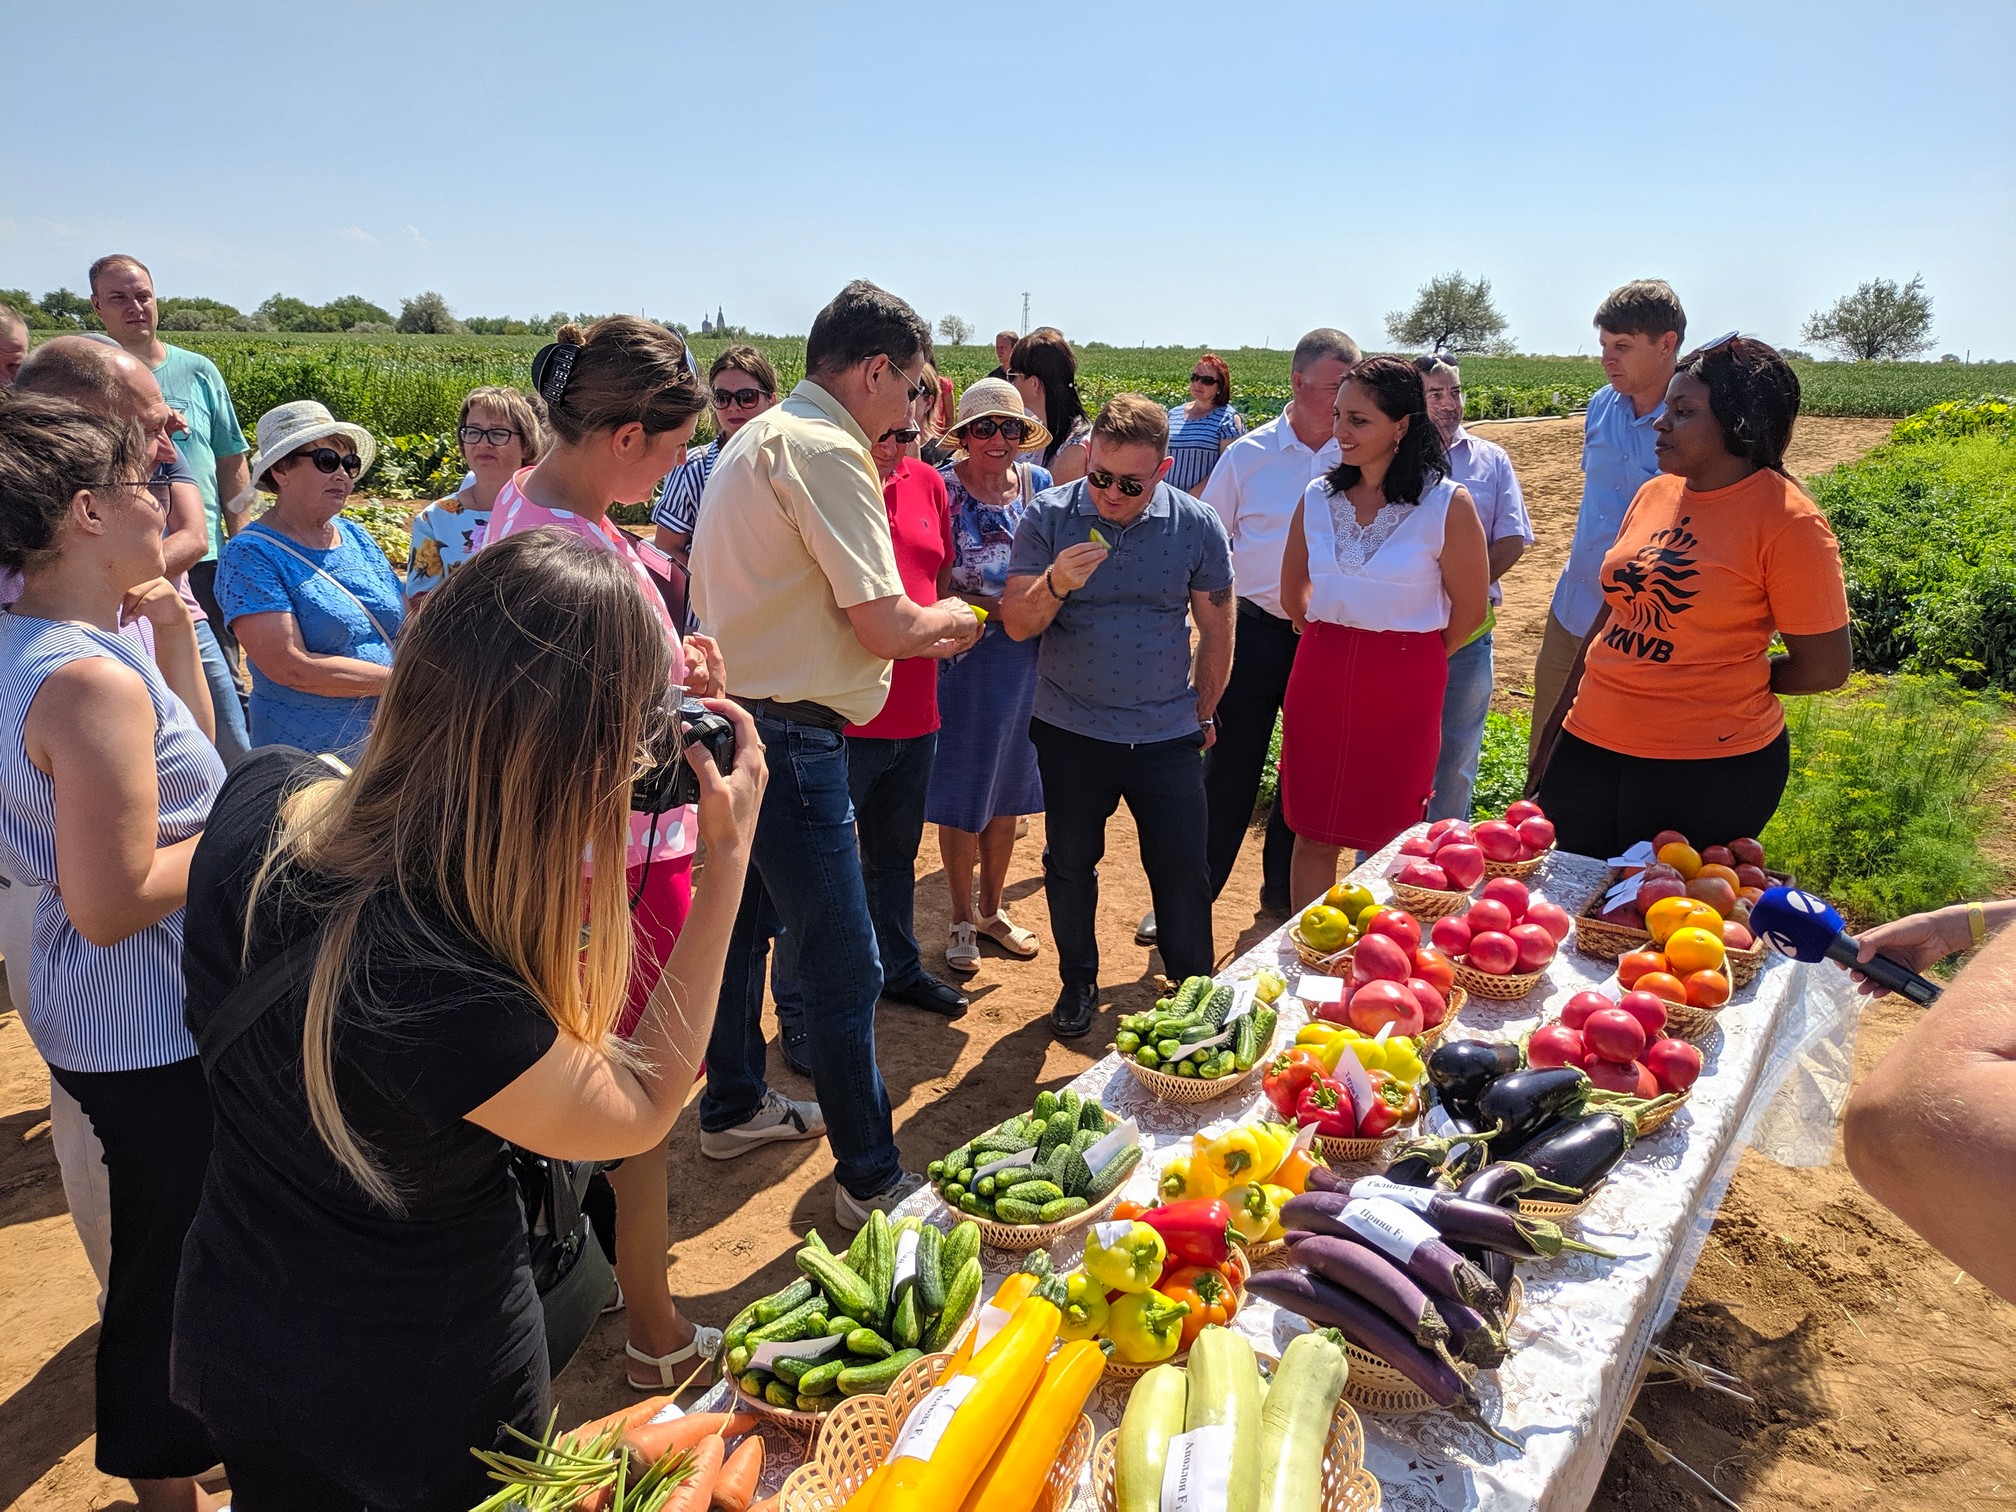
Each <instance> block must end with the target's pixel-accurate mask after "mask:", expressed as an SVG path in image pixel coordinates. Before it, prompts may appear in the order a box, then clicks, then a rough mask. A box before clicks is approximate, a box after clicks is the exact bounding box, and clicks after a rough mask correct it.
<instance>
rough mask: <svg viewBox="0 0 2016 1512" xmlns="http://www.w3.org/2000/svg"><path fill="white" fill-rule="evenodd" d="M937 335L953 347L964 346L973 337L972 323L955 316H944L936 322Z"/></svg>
mask: <svg viewBox="0 0 2016 1512" xmlns="http://www.w3.org/2000/svg"><path fill="white" fill-rule="evenodd" d="M938 334H939V335H940V336H943V337H944V338H945V339H946V340H947V341H949V342H951V343H952V345H953V346H964V345H966V343H967V341H968V340H969V339H970V338H971V337H972V335H973V322H972V321H970V320H962V319H961V318H960V317H959V316H957V315H947V316H944V317H943V318H941V319H940V320H939V322H938Z"/></svg>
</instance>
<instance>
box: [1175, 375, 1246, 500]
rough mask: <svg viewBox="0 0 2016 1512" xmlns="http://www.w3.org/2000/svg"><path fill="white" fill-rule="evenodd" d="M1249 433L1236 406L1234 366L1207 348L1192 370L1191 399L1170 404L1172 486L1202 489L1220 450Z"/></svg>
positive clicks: (1195, 491) (1197, 490)
mask: <svg viewBox="0 0 2016 1512" xmlns="http://www.w3.org/2000/svg"><path fill="white" fill-rule="evenodd" d="M1245 434H1246V423H1245V422H1244V421H1243V420H1241V419H1240V418H1239V416H1238V415H1237V414H1236V413H1234V411H1233V409H1232V373H1231V370H1230V369H1228V368H1227V367H1226V366H1225V359H1224V358H1223V357H1220V356H1219V355H1218V354H1217V353H1216V352H1206V353H1205V354H1204V355H1203V356H1202V357H1199V358H1198V359H1197V361H1196V364H1195V365H1194V366H1193V367H1192V368H1191V370H1190V400H1189V402H1188V403H1187V404H1172V405H1171V406H1170V407H1169V460H1170V461H1171V462H1172V463H1173V464H1174V465H1173V466H1172V467H1171V468H1170V469H1169V477H1168V480H1167V481H1168V484H1169V486H1170V487H1171V488H1180V489H1182V490H1183V492H1185V493H1187V494H1194V493H1201V492H1202V491H1203V488H1204V480H1205V479H1207V478H1209V477H1210V476H1211V469H1212V468H1214V467H1216V466H1217V465H1218V454H1219V453H1220V452H1222V451H1224V450H1225V448H1226V447H1228V446H1230V445H1231V444H1232V443H1233V442H1234V441H1237V440H1238V439H1239V438H1240V437H1241V436H1243V435H1245Z"/></svg>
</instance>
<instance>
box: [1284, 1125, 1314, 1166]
mask: <svg viewBox="0 0 2016 1512" xmlns="http://www.w3.org/2000/svg"><path fill="white" fill-rule="evenodd" d="M1315 1143H1316V1125H1314V1124H1304V1125H1302V1127H1301V1128H1299V1129H1297V1130H1296V1131H1295V1143H1294V1144H1292V1145H1290V1146H1289V1147H1288V1148H1289V1153H1290V1154H1294V1155H1307V1154H1308V1153H1309V1149H1310V1146H1312V1145H1314V1144H1315ZM1281 1158H1282V1160H1283V1161H1284V1162H1285V1161H1286V1160H1287V1158H1288V1157H1287V1156H1286V1155H1284V1156H1282V1157H1281Z"/></svg>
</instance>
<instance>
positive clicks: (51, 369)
mask: <svg viewBox="0 0 2016 1512" xmlns="http://www.w3.org/2000/svg"><path fill="white" fill-rule="evenodd" d="M14 387H15V389H16V390H17V391H18V392H20V393H23V394H44V395H47V396H48V397H50V398H52V399H68V400H69V401H70V402H71V403H72V404H77V405H81V406H83V407H84V408H85V409H87V410H90V411H92V412H93V413H94V414H100V415H110V416H113V417H115V418H117V419H121V420H137V421H139V422H140V427H141V429H143V430H145V431H146V432H147V434H148V436H149V437H150V438H151V439H152V440H153V442H154V460H155V461H156V462H172V461H173V460H174V458H175V443H174V441H173V439H172V437H173V435H174V433H175V432H176V431H178V430H181V429H182V423H181V420H180V417H178V416H177V415H176V413H175V412H174V411H173V410H172V409H170V408H169V407H168V401H167V400H165V399H163V398H162V397H161V385H160V384H159V383H156V382H155V381H154V375H153V373H151V372H150V371H148V368H147V364H146V363H144V362H141V361H140V360H139V359H138V358H136V357H133V356H132V355H130V354H129V353H127V352H126V351H125V350H124V349H123V348H121V347H119V346H117V345H115V344H114V343H112V342H109V341H101V340H94V339H93V338H92V337H89V336H58V337H57V338H56V339H55V340H53V341H45V342H43V343H42V345H40V346H39V347H37V348H36V349H35V350H34V352H32V353H31V354H30V355H29V357H28V360H27V361H26V362H24V363H22V364H21V371H20V372H19V373H18V374H16V375H15V379H14Z"/></svg>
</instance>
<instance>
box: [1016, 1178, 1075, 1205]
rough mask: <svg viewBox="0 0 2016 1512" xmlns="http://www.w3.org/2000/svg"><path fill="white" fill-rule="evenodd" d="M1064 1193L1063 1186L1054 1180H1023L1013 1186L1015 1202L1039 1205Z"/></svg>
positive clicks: (1051, 1200)
mask: <svg viewBox="0 0 2016 1512" xmlns="http://www.w3.org/2000/svg"><path fill="white" fill-rule="evenodd" d="M1063 1195H1064V1188H1063V1187H1061V1186H1059V1185H1058V1184H1057V1183H1056V1182H1054V1181H1025V1182H1023V1183H1022V1185H1020V1186H1019V1187H1017V1188H1015V1200H1016V1201H1017V1202H1033V1203H1035V1204H1036V1205H1037V1206H1038V1207H1041V1206H1042V1205H1043V1204H1044V1203H1046V1202H1053V1201H1055V1200H1056V1199H1057V1198H1059V1197H1062V1196H1063Z"/></svg>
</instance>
